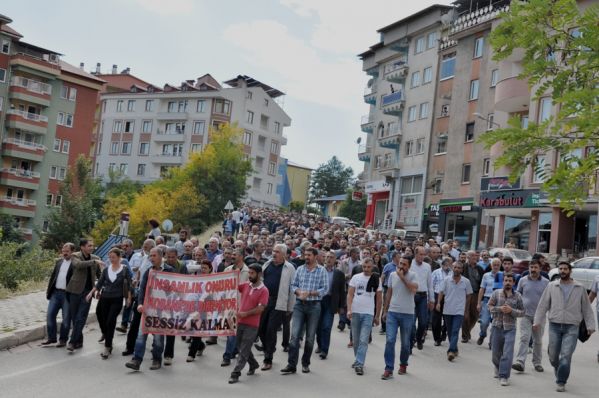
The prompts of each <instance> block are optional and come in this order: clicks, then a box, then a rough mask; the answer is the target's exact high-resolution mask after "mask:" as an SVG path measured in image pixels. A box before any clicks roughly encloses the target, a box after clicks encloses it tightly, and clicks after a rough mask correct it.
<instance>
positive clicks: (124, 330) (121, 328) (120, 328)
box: [114, 325, 127, 333]
mask: <svg viewBox="0 0 599 398" xmlns="http://www.w3.org/2000/svg"><path fill="white" fill-rule="evenodd" d="M114 330H116V331H117V332H119V333H127V326H123V325H121V326H117V327H116V328H115V329H114Z"/></svg>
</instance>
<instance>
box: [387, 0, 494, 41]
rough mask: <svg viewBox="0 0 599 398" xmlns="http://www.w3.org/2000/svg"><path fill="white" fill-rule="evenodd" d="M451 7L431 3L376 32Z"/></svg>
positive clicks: (393, 27)
mask: <svg viewBox="0 0 599 398" xmlns="http://www.w3.org/2000/svg"><path fill="white" fill-rule="evenodd" d="M463 1H468V0H463ZM472 1H474V0H472ZM488 2H489V0H487V3H488ZM452 8H453V7H452V6H446V5H443V4H433V5H432V6H430V7H427V8H425V9H423V10H420V11H418V12H417V13H414V14H412V15H409V16H407V17H405V18H403V19H400V20H399V21H396V22H393V23H392V24H391V25H387V26H385V27H382V28H380V29H379V30H377V32H378V33H385V32H388V31H390V30H392V29H395V28H396V27H398V26H400V25H403V24H405V23H408V22H410V21H412V20H414V19H416V18H419V17H421V16H423V15H425V14H428V13H429V12H431V11H434V10H437V9H439V10H442V11H449V10H451V9H452Z"/></svg>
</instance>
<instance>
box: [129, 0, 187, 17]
mask: <svg viewBox="0 0 599 398" xmlns="http://www.w3.org/2000/svg"><path fill="white" fill-rule="evenodd" d="M132 1H133V2H134V3H135V4H137V5H138V6H139V7H141V8H143V9H145V10H146V11H150V12H152V13H155V14H159V15H169V16H173V15H181V14H187V13H191V12H192V11H193V9H194V4H195V3H194V1H193V0H169V1H164V0H132Z"/></svg>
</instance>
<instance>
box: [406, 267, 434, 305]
mask: <svg viewBox="0 0 599 398" xmlns="http://www.w3.org/2000/svg"><path fill="white" fill-rule="evenodd" d="M410 271H412V272H413V273H415V274H416V278H417V279H418V291H419V292H425V293H427V294H428V301H435V293H434V292H433V279H432V272H431V266H430V265H429V264H428V263H425V262H424V261H423V262H422V263H421V264H420V265H418V263H417V262H416V259H414V260H412V265H411V266H410Z"/></svg>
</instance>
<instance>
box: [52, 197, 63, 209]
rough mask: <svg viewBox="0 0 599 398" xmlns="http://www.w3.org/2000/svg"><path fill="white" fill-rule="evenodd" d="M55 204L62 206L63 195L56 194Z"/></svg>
mask: <svg viewBox="0 0 599 398" xmlns="http://www.w3.org/2000/svg"><path fill="white" fill-rule="evenodd" d="M54 206H57V207H60V206H62V195H56V201H55V202H54Z"/></svg>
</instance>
